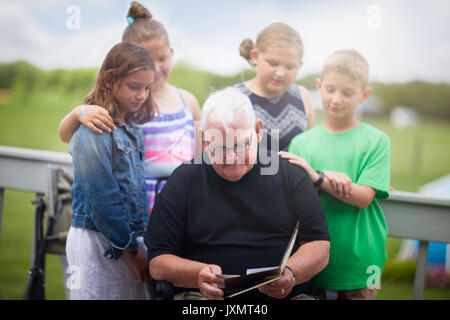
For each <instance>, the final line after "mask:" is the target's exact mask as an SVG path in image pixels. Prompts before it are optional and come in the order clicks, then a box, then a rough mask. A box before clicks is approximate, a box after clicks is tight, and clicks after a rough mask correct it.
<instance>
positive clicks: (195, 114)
mask: <svg viewBox="0 0 450 320" xmlns="http://www.w3.org/2000/svg"><path fill="white" fill-rule="evenodd" d="M181 93H182V94H183V98H184V101H186V105H187V107H188V109H189V111H190V112H191V113H192V118H193V119H194V155H197V154H201V153H202V152H203V150H202V141H201V139H200V137H199V136H198V134H197V132H198V128H200V127H201V125H200V113H201V110H200V105H199V104H198V101H197V98H196V97H195V96H194V95H193V94H192V93H190V92H189V91H186V90H184V89H181Z"/></svg>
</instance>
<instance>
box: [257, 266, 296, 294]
mask: <svg viewBox="0 0 450 320" xmlns="http://www.w3.org/2000/svg"><path fill="white" fill-rule="evenodd" d="M294 285H295V283H294V277H293V274H292V272H291V271H290V270H289V269H286V268H285V269H284V271H283V275H282V276H281V278H280V279H278V280H275V281H273V282H271V283H268V284H265V285H263V286H261V287H259V291H260V292H261V293H264V294H267V295H268V296H270V297H272V298H276V299H283V298H285V297H287V296H288V295H289V294H290V293H291V291H292V288H293V287H294Z"/></svg>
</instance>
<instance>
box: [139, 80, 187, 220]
mask: <svg viewBox="0 0 450 320" xmlns="http://www.w3.org/2000/svg"><path fill="white" fill-rule="evenodd" d="M177 90H178V89H177ZM178 93H179V95H180V98H181V100H182V102H183V108H182V109H181V110H180V111H178V112H176V113H168V114H166V113H157V114H156V115H155V118H154V119H153V120H152V121H149V122H147V123H145V124H143V125H141V126H140V127H141V130H142V134H143V136H144V150H145V165H144V176H145V183H146V186H147V198H148V204H149V213H150V214H151V212H152V208H153V203H154V202H155V186H156V183H157V182H158V178H161V177H168V176H170V175H171V173H172V171H173V170H174V169H175V168H176V167H178V166H179V165H180V164H182V163H183V162H185V161H188V160H191V159H192V158H193V157H194V119H193V117H192V113H191V112H190V111H189V109H188V108H187V105H186V103H185V101H184V99H183V97H182V95H181V92H180V91H178ZM164 184H165V182H162V183H161V184H160V185H159V189H161V188H162V187H163V186H164Z"/></svg>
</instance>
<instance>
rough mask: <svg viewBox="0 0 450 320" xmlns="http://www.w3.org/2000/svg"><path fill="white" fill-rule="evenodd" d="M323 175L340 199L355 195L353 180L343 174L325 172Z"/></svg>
mask: <svg viewBox="0 0 450 320" xmlns="http://www.w3.org/2000/svg"><path fill="white" fill-rule="evenodd" d="M323 173H324V174H325V177H326V178H327V179H328V181H329V182H330V184H331V186H332V187H333V189H334V191H336V192H337V193H338V194H339V196H340V197H345V198H349V197H350V195H351V194H352V193H353V190H352V179H350V178H349V177H348V176H347V175H346V174H345V173H342V172H334V171H324V172H323Z"/></svg>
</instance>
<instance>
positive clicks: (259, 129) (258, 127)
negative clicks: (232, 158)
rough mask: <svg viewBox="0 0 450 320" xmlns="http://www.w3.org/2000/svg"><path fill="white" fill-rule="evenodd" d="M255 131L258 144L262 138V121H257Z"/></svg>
mask: <svg viewBox="0 0 450 320" xmlns="http://www.w3.org/2000/svg"><path fill="white" fill-rule="evenodd" d="M255 131H256V136H257V137H258V143H260V142H261V140H262V138H263V123H262V120H260V119H258V120H256V122H255Z"/></svg>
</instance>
